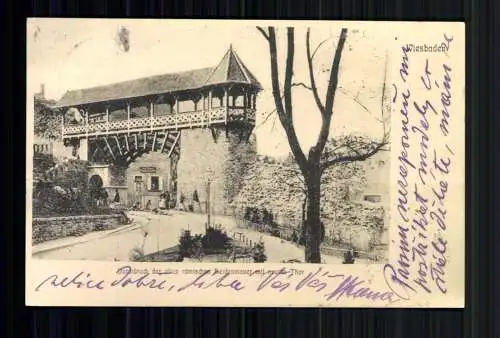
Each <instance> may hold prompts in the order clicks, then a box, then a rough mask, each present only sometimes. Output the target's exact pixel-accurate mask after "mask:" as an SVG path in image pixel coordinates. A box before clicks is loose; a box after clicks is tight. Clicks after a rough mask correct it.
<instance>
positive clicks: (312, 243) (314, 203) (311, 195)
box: [305, 165, 321, 263]
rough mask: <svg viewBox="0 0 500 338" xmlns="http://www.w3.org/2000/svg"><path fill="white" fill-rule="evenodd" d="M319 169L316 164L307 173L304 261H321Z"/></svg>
mask: <svg viewBox="0 0 500 338" xmlns="http://www.w3.org/2000/svg"><path fill="white" fill-rule="evenodd" d="M320 196H321V170H320V168H319V165H318V166H315V167H314V168H312V169H311V170H310V171H309V173H308V175H307V201H308V203H307V212H306V217H307V219H306V229H305V230H306V247H305V261H306V262H307V263H321V252H320V244H321V220H320Z"/></svg>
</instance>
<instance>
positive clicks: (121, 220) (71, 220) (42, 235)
mask: <svg viewBox="0 0 500 338" xmlns="http://www.w3.org/2000/svg"><path fill="white" fill-rule="evenodd" d="M126 223H127V218H126V217H125V216H123V215H121V214H113V215H98V216H69V217H50V218H34V219H33V222H32V240H33V245H36V244H38V243H42V242H46V241H50V240H55V239H59V238H64V237H69V236H82V235H85V234H86V233H89V232H91V231H95V230H110V229H114V228H116V227H118V226H120V225H122V224H126Z"/></svg>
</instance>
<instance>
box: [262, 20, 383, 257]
mask: <svg viewBox="0 0 500 338" xmlns="http://www.w3.org/2000/svg"><path fill="white" fill-rule="evenodd" d="M257 29H258V30H259V31H260V33H262V35H263V36H264V37H265V39H266V40H267V42H268V44H269V54H270V63H271V81H272V92H273V98H274V103H275V105H276V114H277V115H278V118H279V121H280V123H281V125H282V127H283V129H284V130H285V133H286V136H287V139H288V143H289V145H290V149H291V151H292V154H293V156H294V158H295V161H296V162H297V165H298V167H299V169H300V172H301V173H302V176H303V178H304V183H305V186H306V200H307V211H306V220H305V224H304V226H305V235H306V241H305V243H306V246H305V261H306V262H308V263H321V253H320V239H321V225H320V224H321V221H320V209H321V207H320V199H321V177H322V175H323V172H324V170H325V169H326V168H328V167H331V166H335V165H339V164H342V163H348V162H356V161H364V160H366V159H368V158H370V157H372V156H373V155H375V154H376V153H378V152H379V151H381V150H384V149H385V147H386V146H387V144H388V141H389V132H388V131H387V129H386V128H385V121H384V120H383V119H382V121H381V122H382V124H384V128H383V129H384V130H383V135H382V137H381V138H380V140H376V141H368V142H367V141H366V140H365V139H364V138H355V137H346V138H344V139H342V140H340V142H338V144H337V146H336V147H333V149H331V150H330V151H328V153H324V150H325V145H326V143H327V141H328V139H329V137H330V135H329V134H330V127H331V122H332V117H333V104H334V99H335V94H336V92H337V89H339V81H338V78H339V76H338V74H339V68H340V63H341V59H342V52H343V49H344V45H345V42H346V39H347V29H346V28H343V29H342V30H341V32H340V37H339V40H338V43H337V45H336V48H335V54H334V57H333V59H332V65H331V67H330V68H329V70H328V72H329V80H328V86H327V91H326V95H325V98H324V100H322V99H321V97H320V94H319V92H318V88H317V85H316V79H315V71H314V62H313V59H314V56H315V54H316V52H317V51H318V49H319V48H320V47H321V46H322V45H324V43H325V42H326V41H323V42H321V43H320V44H319V45H318V46H317V47H316V48H315V49H314V50H312V51H311V45H310V35H311V32H310V29H308V30H307V34H306V41H305V42H306V52H307V68H308V72H309V80H310V85H306V84H304V83H294V82H293V76H294V56H295V30H294V28H293V27H288V28H287V29H286V37H287V39H286V40H287V51H286V60H285V63H286V64H285V74H284V75H285V76H284V83H283V84H280V76H279V71H278V69H279V67H278V52H277V43H276V28H275V27H267V28H264V27H257ZM296 86H301V87H304V88H306V89H308V90H309V91H310V92H311V93H312V95H313V98H314V101H315V103H316V106H317V109H318V110H319V112H320V114H321V127H320V130H319V133H318V138H317V140H316V143H315V144H314V145H313V146H312V147H311V148H310V149H309V153H308V154H307V155H306V154H305V153H304V151H303V150H302V148H301V146H300V143H299V140H298V137H297V133H296V130H295V125H294V121H293V117H292V116H293V106H292V88H293V87H296ZM281 88H283V90H282V89H281ZM384 96H385V80H384V88H383V93H382V101H383V98H384ZM358 103H359V102H358ZM383 109H384V103H383V102H382V105H381V110H382V111H383ZM382 117H383V112H382Z"/></svg>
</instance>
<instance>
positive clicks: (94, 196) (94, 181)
mask: <svg viewBox="0 0 500 338" xmlns="http://www.w3.org/2000/svg"><path fill="white" fill-rule="evenodd" d="M103 185H104V182H103V180H102V177H101V176H100V175H97V174H96V175H92V176H90V178H89V196H90V198H91V200H92V204H94V205H96V206H99V205H100V204H104V202H103V201H102V200H103V190H104V189H103Z"/></svg>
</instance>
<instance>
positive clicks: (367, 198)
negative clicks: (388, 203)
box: [363, 195, 382, 203]
mask: <svg viewBox="0 0 500 338" xmlns="http://www.w3.org/2000/svg"><path fill="white" fill-rule="evenodd" d="M363 199H364V200H365V201H367V202H372V203H380V202H381V201H382V196H380V195H365V196H364V198H363Z"/></svg>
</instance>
